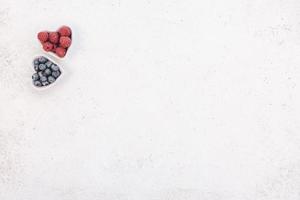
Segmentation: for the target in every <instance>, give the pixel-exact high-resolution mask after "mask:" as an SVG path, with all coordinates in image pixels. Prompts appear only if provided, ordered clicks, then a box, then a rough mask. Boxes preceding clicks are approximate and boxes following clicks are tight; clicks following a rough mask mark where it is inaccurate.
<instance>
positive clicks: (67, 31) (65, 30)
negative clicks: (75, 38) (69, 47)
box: [58, 26, 72, 36]
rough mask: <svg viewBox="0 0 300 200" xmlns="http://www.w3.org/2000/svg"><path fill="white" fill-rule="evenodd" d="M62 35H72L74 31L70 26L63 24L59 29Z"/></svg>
mask: <svg viewBox="0 0 300 200" xmlns="http://www.w3.org/2000/svg"><path fill="white" fill-rule="evenodd" d="M58 32H59V34H60V36H71V34H72V31H71V29H70V27H68V26H62V27H60V28H59V29H58Z"/></svg>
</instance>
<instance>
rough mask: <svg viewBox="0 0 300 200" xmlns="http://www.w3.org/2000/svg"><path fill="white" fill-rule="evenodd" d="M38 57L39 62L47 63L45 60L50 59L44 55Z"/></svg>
mask: <svg viewBox="0 0 300 200" xmlns="http://www.w3.org/2000/svg"><path fill="white" fill-rule="evenodd" d="M38 59H39V62H40V63H45V62H47V61H48V59H47V58H45V57H44V56H41V57H39V58H38Z"/></svg>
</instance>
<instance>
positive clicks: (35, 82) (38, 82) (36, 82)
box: [33, 81, 42, 87]
mask: <svg viewBox="0 0 300 200" xmlns="http://www.w3.org/2000/svg"><path fill="white" fill-rule="evenodd" d="M33 85H34V86H36V87H41V86H42V83H41V82H40V81H33Z"/></svg>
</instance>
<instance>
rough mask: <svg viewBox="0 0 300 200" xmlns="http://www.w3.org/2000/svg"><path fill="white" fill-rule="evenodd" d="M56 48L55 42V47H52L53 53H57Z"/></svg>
mask: <svg viewBox="0 0 300 200" xmlns="http://www.w3.org/2000/svg"><path fill="white" fill-rule="evenodd" d="M56 48H57V44H53V48H52V50H51V51H52V52H53V53H55V51H56Z"/></svg>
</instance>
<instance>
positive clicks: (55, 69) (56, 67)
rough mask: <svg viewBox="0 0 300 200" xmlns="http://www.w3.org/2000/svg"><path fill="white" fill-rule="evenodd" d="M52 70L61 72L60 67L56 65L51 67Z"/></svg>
mask: <svg viewBox="0 0 300 200" xmlns="http://www.w3.org/2000/svg"><path fill="white" fill-rule="evenodd" d="M51 69H52V70H53V71H58V70H59V67H58V66H57V65H56V64H53V65H51Z"/></svg>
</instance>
